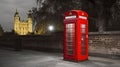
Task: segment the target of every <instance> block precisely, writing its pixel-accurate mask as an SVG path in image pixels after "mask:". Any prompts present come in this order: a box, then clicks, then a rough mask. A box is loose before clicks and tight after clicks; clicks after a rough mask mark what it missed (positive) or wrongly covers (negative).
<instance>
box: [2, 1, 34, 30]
mask: <svg viewBox="0 0 120 67" xmlns="http://www.w3.org/2000/svg"><path fill="white" fill-rule="evenodd" d="M35 6H36V4H35V0H0V24H1V25H2V27H3V29H4V31H11V30H12V29H13V22H14V13H15V11H16V9H17V10H18V11H19V13H20V16H21V20H26V19H27V12H28V10H30V9H31V8H32V7H35Z"/></svg>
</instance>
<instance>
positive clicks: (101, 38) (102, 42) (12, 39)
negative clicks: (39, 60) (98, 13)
mask: <svg viewBox="0 0 120 67" xmlns="http://www.w3.org/2000/svg"><path fill="white" fill-rule="evenodd" d="M17 41H20V42H17ZM20 43H21V45H22V48H24V49H34V50H47V51H60V52H62V50H63V33H62V32H61V33H55V34H53V35H44V36H38V35H36V36H35V35H29V36H2V37H0V45H4V46H9V47H14V48H15V46H18V45H20ZM89 54H90V55H98V56H100V55H101V56H102V55H104V56H105V55H106V56H110V55H114V56H120V32H104V33H98V32H90V33H89Z"/></svg>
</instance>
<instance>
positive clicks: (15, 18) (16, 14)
mask: <svg viewBox="0 0 120 67" xmlns="http://www.w3.org/2000/svg"><path fill="white" fill-rule="evenodd" d="M19 20H20V16H19V13H18V11H17V9H16V12H15V14H14V21H15V22H19Z"/></svg>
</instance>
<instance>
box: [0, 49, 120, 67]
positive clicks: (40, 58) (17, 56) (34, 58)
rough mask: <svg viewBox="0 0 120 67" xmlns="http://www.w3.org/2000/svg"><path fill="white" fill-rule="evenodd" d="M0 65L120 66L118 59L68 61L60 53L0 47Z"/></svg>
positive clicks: (90, 57) (32, 66)
mask: <svg viewBox="0 0 120 67" xmlns="http://www.w3.org/2000/svg"><path fill="white" fill-rule="evenodd" d="M0 67H120V60H119V59H108V58H101V57H92V56H89V60H88V61H83V62H70V61H64V60H63V57H62V54H60V53H50V52H49V53H48V52H40V51H32V50H23V51H13V50H10V49H2V48H0Z"/></svg>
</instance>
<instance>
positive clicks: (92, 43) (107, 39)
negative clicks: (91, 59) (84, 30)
mask: <svg viewBox="0 0 120 67" xmlns="http://www.w3.org/2000/svg"><path fill="white" fill-rule="evenodd" d="M89 53H95V54H104V55H119V56H120V32H104V33H98V32H91V33H89Z"/></svg>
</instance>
